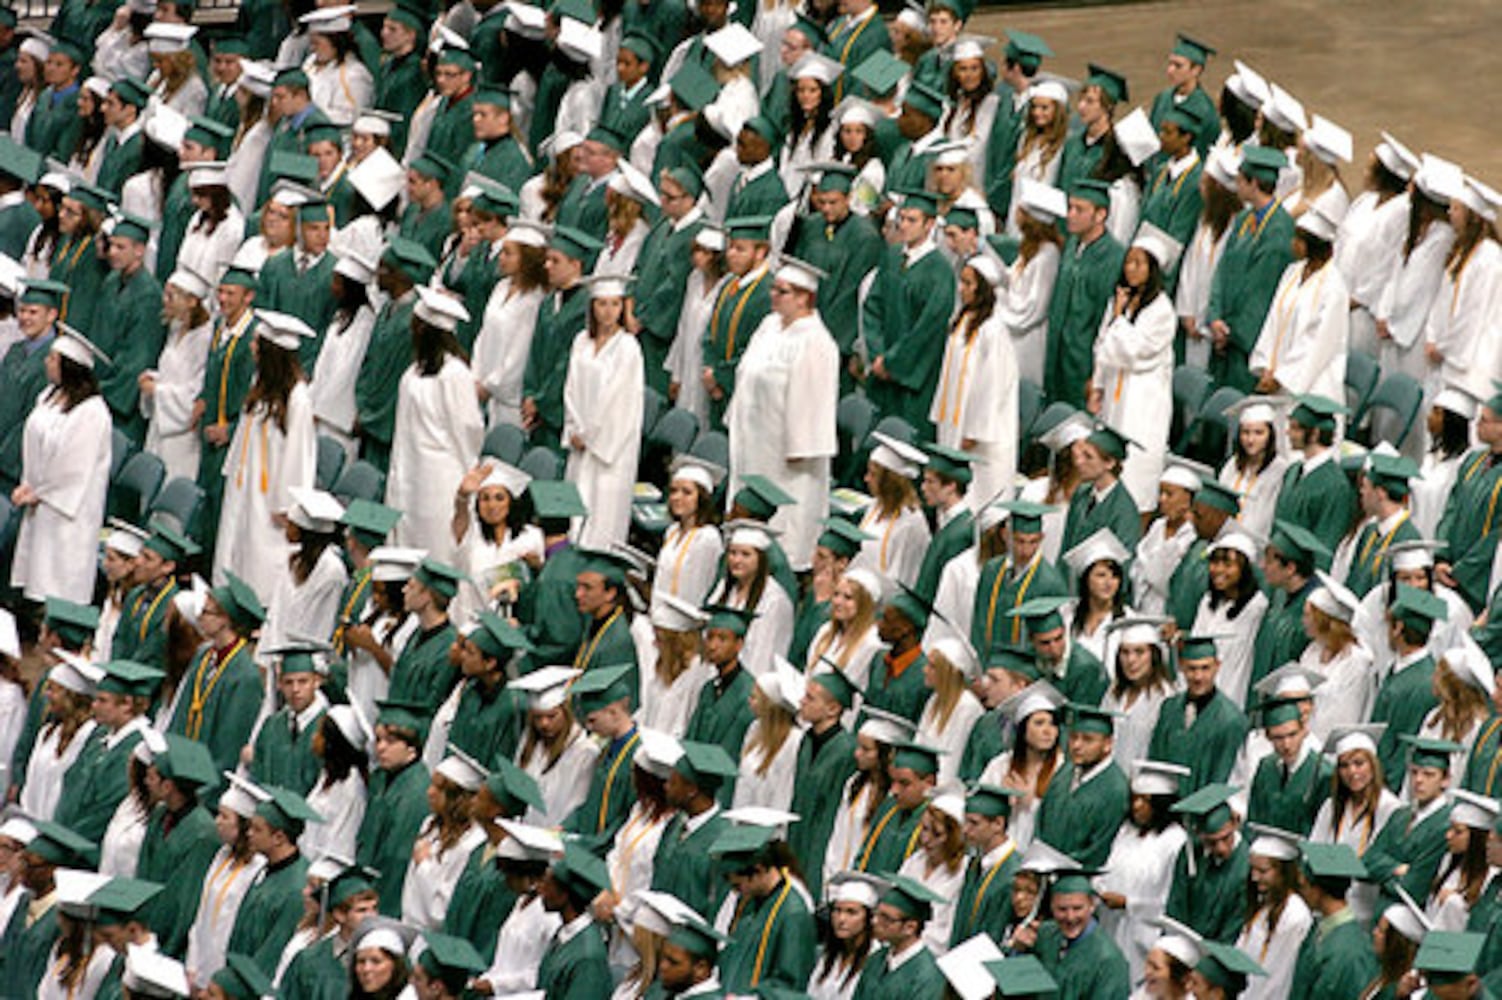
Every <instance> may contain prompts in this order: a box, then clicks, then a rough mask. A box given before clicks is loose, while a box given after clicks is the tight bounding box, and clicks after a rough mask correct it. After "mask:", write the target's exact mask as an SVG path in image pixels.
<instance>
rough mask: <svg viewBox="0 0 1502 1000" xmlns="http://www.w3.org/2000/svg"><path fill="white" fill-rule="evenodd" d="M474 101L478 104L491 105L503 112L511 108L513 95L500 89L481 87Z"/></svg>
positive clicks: (476, 92)
mask: <svg viewBox="0 0 1502 1000" xmlns="http://www.w3.org/2000/svg"><path fill="white" fill-rule="evenodd" d="M473 100H474V103H476V104H491V105H494V106H495V107H498V108H501V109H503V110H510V108H511V94H510V93H509V92H507V91H505V90H501V89H500V88H499V87H481V88H480V89H479V90H477V91H475V96H474V98H473Z"/></svg>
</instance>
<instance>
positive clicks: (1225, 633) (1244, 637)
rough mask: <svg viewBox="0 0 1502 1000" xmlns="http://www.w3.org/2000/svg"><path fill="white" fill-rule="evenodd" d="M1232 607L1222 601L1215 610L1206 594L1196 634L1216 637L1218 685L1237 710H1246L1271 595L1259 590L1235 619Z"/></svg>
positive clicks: (1197, 622)
mask: <svg viewBox="0 0 1502 1000" xmlns="http://www.w3.org/2000/svg"><path fill="white" fill-rule="evenodd" d="M1232 607H1233V605H1232V602H1230V601H1222V602H1221V603H1220V606H1219V607H1213V608H1212V607H1211V606H1210V595H1209V594H1208V593H1207V594H1205V596H1203V597H1201V598H1200V603H1199V608H1198V610H1196V611H1195V613H1194V628H1193V630H1192V631H1193V633H1194V634H1195V635H1213V636H1215V637H1216V639H1215V651H1216V653H1218V654H1219V656H1220V673H1218V674H1216V676H1215V686H1216V687H1218V688H1220V689H1221V690H1222V691H1224V692H1225V695H1226V697H1227V698H1230V699H1231V701H1232V702H1233V703H1234V704H1235V705H1236V707H1237V708H1245V705H1246V690H1247V684H1248V682H1250V680H1251V677H1252V646H1253V640H1254V639H1256V637H1257V629H1258V627H1259V626H1261V624H1262V616H1263V615H1265V614H1267V596H1266V595H1265V594H1263V593H1262V592H1261V591H1258V592H1257V593H1256V594H1254V595H1253V596H1252V599H1251V600H1250V601H1247V602H1246V606H1245V607H1243V608H1242V609H1241V613H1240V614H1238V615H1236V616H1235V617H1234V618H1233V617H1231V610H1232Z"/></svg>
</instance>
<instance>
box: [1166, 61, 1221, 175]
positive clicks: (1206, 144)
mask: <svg viewBox="0 0 1502 1000" xmlns="http://www.w3.org/2000/svg"><path fill="white" fill-rule="evenodd" d="M1213 55H1215V49H1213V48H1211V47H1210V46H1208V45H1206V44H1205V43H1204V42H1201V41H1196V40H1195V39H1193V38H1190V37H1189V36H1188V35H1185V34H1183V33H1182V32H1181V33H1179V34H1178V35H1176V36H1175V38H1174V44H1173V48H1172V49H1171V50H1170V51H1169V54H1168V62H1167V65H1166V68H1165V70H1164V73H1165V75H1166V76H1167V77H1168V84H1169V85H1168V87H1167V88H1165V89H1163V90H1160V91H1158V93H1157V95H1156V96H1155V97H1154V98H1153V106H1152V111H1151V112H1149V117H1150V118H1151V119H1152V123H1153V125H1154V126H1156V127H1158V128H1160V129H1161V127H1162V125H1163V123H1164V122H1165V121H1172V120H1173V117H1174V112H1180V113H1187V114H1188V115H1190V116H1192V118H1193V123H1192V124H1191V125H1188V126H1187V127H1188V128H1190V129H1191V130H1192V131H1191V136H1192V139H1193V143H1194V148H1195V149H1196V150H1198V151H1199V153H1200V154H1204V153H1205V152H1206V151H1207V150H1209V148H1210V146H1211V144H1212V143H1214V142H1215V140H1216V138H1217V137H1218V135H1219V125H1220V119H1219V114H1218V112H1217V110H1216V107H1215V102H1214V101H1213V100H1212V99H1211V97H1210V95H1209V94H1207V93H1205V88H1204V85H1203V83H1202V80H1203V78H1204V74H1205V64H1206V63H1208V62H1209V61H1210V57H1211V56H1213Z"/></svg>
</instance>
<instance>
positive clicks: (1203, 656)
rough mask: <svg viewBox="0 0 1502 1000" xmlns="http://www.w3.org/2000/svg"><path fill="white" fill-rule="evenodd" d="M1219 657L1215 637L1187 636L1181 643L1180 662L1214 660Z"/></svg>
mask: <svg viewBox="0 0 1502 1000" xmlns="http://www.w3.org/2000/svg"><path fill="white" fill-rule="evenodd" d="M1219 656H1220V650H1219V649H1218V648H1217V647H1216V645H1215V637H1214V636H1213V635H1186V636H1184V638H1183V639H1182V640H1181V641H1180V643H1179V659H1180V660H1214V659H1217V658H1218V657H1219Z"/></svg>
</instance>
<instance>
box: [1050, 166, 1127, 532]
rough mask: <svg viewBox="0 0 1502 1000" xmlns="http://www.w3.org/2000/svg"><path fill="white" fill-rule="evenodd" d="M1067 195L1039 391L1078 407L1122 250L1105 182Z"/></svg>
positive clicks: (1083, 186) (1084, 184)
mask: <svg viewBox="0 0 1502 1000" xmlns="http://www.w3.org/2000/svg"><path fill="white" fill-rule="evenodd" d="M1068 196H1069V211H1068V214H1067V218H1068V220H1069V222H1068V231H1069V239H1068V241H1067V242H1066V243H1065V244H1064V249H1063V253H1062V255H1061V259H1062V263H1061V264H1060V266H1059V273H1058V278H1057V280H1056V282H1055V284H1054V288H1053V295H1052V298H1051V300H1050V304H1049V310H1048V342H1047V352H1046V356H1045V360H1044V371H1043V387H1044V391H1045V393H1046V394H1047V395H1048V397H1049V398H1050V399H1054V400H1062V401H1064V402H1069V403H1073V404H1074V405H1076V406H1082V405H1084V404H1085V403H1086V402H1087V398H1086V392H1087V384H1088V383H1089V380H1090V370H1089V368H1090V364H1091V361H1090V359H1091V356H1092V350H1093V347H1094V344H1095V339H1096V334H1097V331H1098V329H1099V327H1100V322H1101V321H1100V315H1099V313H1100V310H1101V308H1102V305H1103V303H1105V302H1106V301H1107V300H1108V298H1109V293H1110V288H1111V282H1113V281H1114V280H1116V278H1117V277H1118V276H1119V275H1120V274H1121V261H1122V257H1123V256H1124V253H1125V251H1124V250H1123V249H1122V247H1121V244H1119V243H1117V242H1116V240H1115V239H1114V238H1112V237H1111V235H1110V234H1109V233H1108V232H1107V231H1106V215H1107V212H1108V210H1109V192H1108V189H1107V185H1106V184H1105V183H1104V182H1103V181H1096V180H1090V179H1086V180H1082V181H1079V182H1078V183H1076V184H1075V186H1074V187H1073V188H1071V189H1070V190H1069V191H1068ZM1065 547H1066V548H1068V547H1069V546H1068V545H1066V546H1065Z"/></svg>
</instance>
